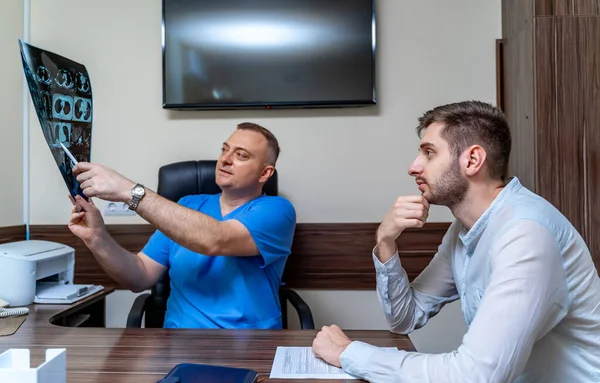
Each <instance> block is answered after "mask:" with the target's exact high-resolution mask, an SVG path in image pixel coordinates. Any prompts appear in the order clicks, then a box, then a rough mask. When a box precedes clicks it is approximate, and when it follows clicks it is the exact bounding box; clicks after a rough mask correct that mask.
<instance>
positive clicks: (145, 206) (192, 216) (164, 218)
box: [137, 190, 226, 255]
mask: <svg viewBox="0 0 600 383" xmlns="http://www.w3.org/2000/svg"><path fill="white" fill-rule="evenodd" d="M137 213H138V214H139V215H140V216H141V217H142V218H144V219H145V220H146V221H148V222H149V223H150V224H152V225H153V226H154V227H156V228H157V229H158V230H160V231H161V232H162V233H164V234H165V235H166V236H167V237H169V238H171V239H172V240H173V241H174V242H176V243H178V244H180V245H181V246H183V247H185V248H187V249H189V250H192V251H194V252H196V253H200V254H205V255H216V254H217V253H218V248H219V244H220V243H221V242H222V241H223V240H224V238H225V237H226V236H225V235H224V230H223V229H222V222H219V221H217V220H216V219H214V218H212V217H209V216H207V215H205V214H202V213H200V212H198V211H194V210H192V209H189V208H187V207H184V206H181V205H179V204H177V203H175V202H172V201H169V200H167V199H165V198H163V197H161V196H159V195H158V194H156V193H154V192H152V191H151V190H147V191H146V196H145V197H144V198H142V200H141V201H140V204H139V206H138V208H137Z"/></svg>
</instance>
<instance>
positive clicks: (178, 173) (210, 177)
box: [145, 160, 285, 328]
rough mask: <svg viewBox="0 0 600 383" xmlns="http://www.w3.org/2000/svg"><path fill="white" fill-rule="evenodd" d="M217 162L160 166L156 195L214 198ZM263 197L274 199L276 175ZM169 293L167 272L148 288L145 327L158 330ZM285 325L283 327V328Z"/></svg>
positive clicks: (184, 162) (172, 198) (267, 186)
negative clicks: (210, 196) (208, 196)
mask: <svg viewBox="0 0 600 383" xmlns="http://www.w3.org/2000/svg"><path fill="white" fill-rule="evenodd" d="M216 165H217V161H214V160H205V161H183V162H176V163H172V164H169V165H165V166H162V167H161V168H160V169H159V171H158V188H157V193H158V194H159V195H161V196H163V197H165V198H167V199H169V200H171V201H174V202H177V201H179V199H180V198H182V197H184V196H186V195H193V194H218V193H220V192H221V189H220V188H219V186H217V183H216V182H215V169H216ZM263 192H264V193H265V194H267V195H273V196H274V195H277V171H275V173H274V174H273V175H272V176H271V178H269V180H268V181H267V182H266V183H265V185H264V186H263ZM170 293H171V284H170V280H169V271H168V270H167V271H166V272H165V273H164V274H163V275H162V276H161V277H160V279H159V280H158V282H157V283H156V284H155V285H154V286H153V287H152V292H151V295H150V297H149V298H148V301H147V302H146V310H145V314H146V315H145V325H146V327H154V328H161V327H163V322H164V319H165V313H166V311H167V299H168V298H169V294H170ZM284 325H285V324H284Z"/></svg>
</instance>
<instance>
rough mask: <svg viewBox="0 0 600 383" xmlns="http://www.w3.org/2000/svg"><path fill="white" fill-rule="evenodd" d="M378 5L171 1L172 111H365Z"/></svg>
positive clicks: (166, 25) (167, 14)
mask: <svg viewBox="0 0 600 383" xmlns="http://www.w3.org/2000/svg"><path fill="white" fill-rule="evenodd" d="M374 1H375V0H163V16H162V18H163V20H162V21H163V28H162V53H163V108H168V109H243V108H267V109H269V108H293V107H341V106H364V105H373V104H375V103H376V98H375V11H374Z"/></svg>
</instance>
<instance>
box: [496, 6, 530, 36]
mask: <svg viewBox="0 0 600 383" xmlns="http://www.w3.org/2000/svg"><path fill="white" fill-rule="evenodd" d="M532 19H533V0H503V1H502V37H503V38H512V37H514V36H515V35H518V34H519V33H520V32H521V31H522V30H523V29H527V28H531V20H532Z"/></svg>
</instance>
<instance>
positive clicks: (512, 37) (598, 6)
mask: <svg viewBox="0 0 600 383" xmlns="http://www.w3.org/2000/svg"><path fill="white" fill-rule="evenodd" d="M502 80H503V81H502V84H503V89H502V100H503V109H504V111H505V112H506V115H507V117H508V120H509V124H510V126H511V129H512V135H513V148H512V154H511V161H510V170H511V173H512V174H514V175H516V176H518V177H519V179H520V180H521V181H522V182H523V184H524V185H525V186H527V187H528V188H530V189H531V190H533V191H535V192H536V193H538V194H540V195H541V196H542V197H544V198H546V199H547V200H548V201H550V202H551V203H552V204H554V206H556V207H557V208H558V209H559V210H560V211H561V212H562V213H563V214H565V215H566V216H567V218H569V220H570V221H571V222H572V223H573V225H574V226H575V227H576V228H577V230H578V231H579V232H580V233H581V235H582V236H583V237H584V239H585V240H586V242H587V244H588V246H589V248H590V251H591V252H592V256H593V258H594V260H595V263H596V268H597V269H599V270H600V188H599V187H600V156H599V153H600V0H503V1H502Z"/></svg>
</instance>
